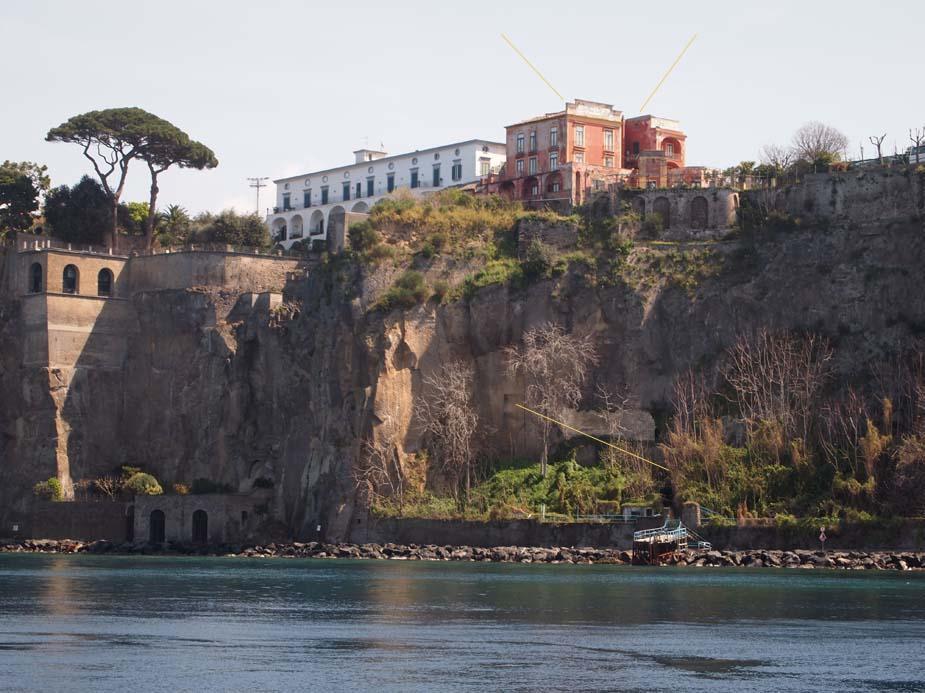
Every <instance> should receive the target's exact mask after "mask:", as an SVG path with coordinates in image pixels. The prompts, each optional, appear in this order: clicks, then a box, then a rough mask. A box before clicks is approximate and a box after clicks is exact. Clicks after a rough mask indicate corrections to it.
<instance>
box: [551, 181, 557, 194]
mask: <svg viewBox="0 0 925 693" xmlns="http://www.w3.org/2000/svg"><path fill="white" fill-rule="evenodd" d="M552 192H554V193H557V192H559V181H553V184H552Z"/></svg>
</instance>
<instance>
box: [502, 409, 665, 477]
mask: <svg viewBox="0 0 925 693" xmlns="http://www.w3.org/2000/svg"><path fill="white" fill-rule="evenodd" d="M515 406H517V407H520V408H521V409H523V410H524V411H528V412H530V413H531V414H535V415H536V416H538V417H540V418H541V419H546V420H547V421H552V422H553V423H554V424H558V425H559V426H562V427H563V428H567V429H568V430H570V431H575V433H579V434H581V435H583V436H584V437H585V438H590V439H591V440H594V441H597V442H598V443H601V444H602V445H606V446H607V447H611V448H613V449H614V450H619V451H620V452H622V453H623V454H625V455H629V456H630V457H635V458H636V459H637V460H642V461H643V462H647V463H648V464H651V465H652V466H653V467H658V468H659V469H664V470H665V471H666V472H670V471H671V470H670V469H668V467H663V466H662V465H660V464H658V463H656V462H653V461H652V460H649V459H646V458H645V457H643V456H642V455H637V454H636V453H635V452H630V451H629V450H624V449H623V448H621V447H620V446H619V445H614V444H613V443H608V442H607V441H606V440H601V439H600V438H596V437H594V436H592V435H591V434H590V433H585V432H584V431H579V430H578V429H577V428H575V427H574V426H569V425H568V424H567V423H565V422H563V421H556V420H555V419H554V418H552V417H551V416H546V415H545V414H540V413H539V412H538V411H533V410H532V409H530V407H525V406H524V405H522V404H517V405H515Z"/></svg>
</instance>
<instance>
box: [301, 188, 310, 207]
mask: <svg viewBox="0 0 925 693" xmlns="http://www.w3.org/2000/svg"><path fill="white" fill-rule="evenodd" d="M302 206H303V207H311V206H312V191H311V190H306V191H305V192H303V193H302Z"/></svg>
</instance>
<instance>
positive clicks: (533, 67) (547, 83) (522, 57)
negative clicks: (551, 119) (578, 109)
mask: <svg viewBox="0 0 925 693" xmlns="http://www.w3.org/2000/svg"><path fill="white" fill-rule="evenodd" d="M501 38H503V39H504V40H505V41H506V42H507V45H509V46H510V47H511V48H513V49H514V52H515V53H517V55H519V56H520V58H521V60H523V61H524V62H525V63H527V66H528V67H529V68H530V69H531V70H533V71H534V72H535V73H536V76H537V77H539V78H540V79H541V80H543V82H544V83H545V84H546V86H547V87H549V88H550V89H552V91H553V93H554V94H555V95H556V96H558V97H559V100H560V101H565V97H564V96H562V94H560V93H559V90H558V89H556V88H555V87H554V86H552V83H551V82H550V81H549V80H548V79H546V78H545V77H544V76H543V73H542V72H540V71H539V70H538V69H537V68H536V65H534V64H533V63H531V62H530V61H529V60H527V56H525V55H524V54H523V53H521V52H520V51H519V50H518V49H517V46H515V45H514V42H513V41H511V39H509V38H508V37H507V36H505V35H504V34H501Z"/></svg>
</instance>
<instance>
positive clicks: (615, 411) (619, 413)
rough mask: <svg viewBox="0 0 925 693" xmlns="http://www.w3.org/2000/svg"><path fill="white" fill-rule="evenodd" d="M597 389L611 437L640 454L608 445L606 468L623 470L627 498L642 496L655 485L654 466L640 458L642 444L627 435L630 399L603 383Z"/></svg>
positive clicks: (603, 457) (604, 459)
mask: <svg viewBox="0 0 925 693" xmlns="http://www.w3.org/2000/svg"><path fill="white" fill-rule="evenodd" d="M596 390H597V391H596V394H597V399H598V402H599V403H600V404H599V409H598V415H599V416H600V417H601V420H602V421H603V423H604V426H605V428H606V431H607V437H608V439H609V440H610V441H611V442H616V443H618V444H619V445H620V447H622V448H624V449H627V450H629V451H630V452H633V453H634V454H635V455H638V457H634V456H633V455H626V454H624V453H621V452H620V451H619V450H617V449H616V448H612V447H605V448H604V449H603V450H602V451H601V462H602V463H603V465H604V467H605V468H606V469H614V468H619V469H620V470H621V472H622V473H623V477H624V480H625V484H626V485H625V486H624V488H623V494H624V497H628V498H642V497H644V496H645V495H646V494H647V493H648V492H649V491H651V490H652V488H653V486H654V480H653V477H652V465H650V464H648V463H646V462H645V461H643V460H642V459H640V458H642V457H643V453H644V452H645V450H644V449H642V445H639V444H638V443H633V442H631V441H630V440H628V439H627V438H626V427H625V426H624V421H625V417H626V402H627V400H626V398H625V397H621V396H619V395H617V394H615V393H613V392H611V391H610V390H609V389H607V388H606V387H605V386H603V385H598V386H597V389H596Z"/></svg>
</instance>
